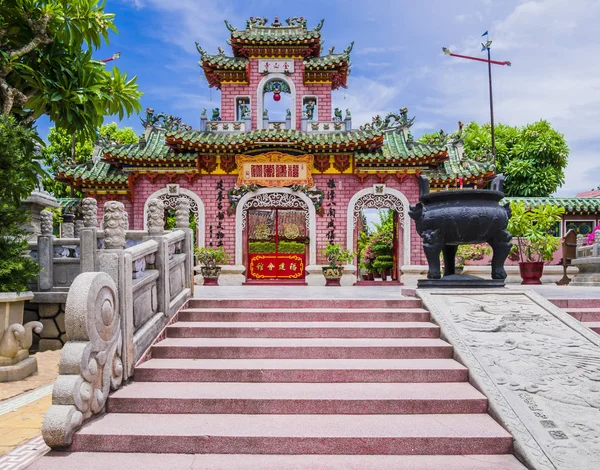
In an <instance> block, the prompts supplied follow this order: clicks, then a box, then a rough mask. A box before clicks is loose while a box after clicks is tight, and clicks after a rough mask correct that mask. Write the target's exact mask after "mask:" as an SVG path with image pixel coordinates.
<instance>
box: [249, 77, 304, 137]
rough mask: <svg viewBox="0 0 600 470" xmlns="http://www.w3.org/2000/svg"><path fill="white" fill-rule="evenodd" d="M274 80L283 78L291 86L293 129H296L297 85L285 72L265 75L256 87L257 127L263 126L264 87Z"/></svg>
mask: <svg viewBox="0 0 600 470" xmlns="http://www.w3.org/2000/svg"><path fill="white" fill-rule="evenodd" d="M273 80H281V81H283V82H285V83H287V85H288V86H289V87H290V96H291V101H292V104H291V109H290V111H291V113H292V122H291V126H292V129H296V85H294V81H293V80H292V79H291V78H290V77H288V76H287V75H285V74H283V73H270V74H268V75H265V76H264V77H263V78H262V80H261V81H260V82H259V84H258V87H257V88H256V128H257V129H262V128H263V111H264V109H265V94H264V89H265V85H266V84H267V83H269V82H271V81H273Z"/></svg>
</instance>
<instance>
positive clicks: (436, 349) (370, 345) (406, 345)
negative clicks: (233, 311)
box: [152, 338, 452, 359]
mask: <svg viewBox="0 0 600 470" xmlns="http://www.w3.org/2000/svg"><path fill="white" fill-rule="evenodd" d="M152 357H155V358H161V359H434V358H450V357H452V346H451V345H450V344H448V343H446V342H445V341H442V340H441V339H432V338H393V339H392V338H348V339H346V338H343V339H341V338H292V339H288V338H166V339H165V340H163V341H161V342H160V343H158V344H156V345H155V346H153V347H152Z"/></svg>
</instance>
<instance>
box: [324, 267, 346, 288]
mask: <svg viewBox="0 0 600 470" xmlns="http://www.w3.org/2000/svg"><path fill="white" fill-rule="evenodd" d="M343 273H344V268H343V267H342V266H337V267H335V268H332V267H331V266H325V267H323V276H325V285H326V286H339V285H340V279H341V278H342V274H343Z"/></svg>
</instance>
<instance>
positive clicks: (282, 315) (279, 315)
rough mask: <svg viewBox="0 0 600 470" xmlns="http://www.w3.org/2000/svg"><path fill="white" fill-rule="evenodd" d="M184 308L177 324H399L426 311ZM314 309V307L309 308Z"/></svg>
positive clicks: (420, 318)
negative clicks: (199, 322)
mask: <svg viewBox="0 0 600 470" xmlns="http://www.w3.org/2000/svg"><path fill="white" fill-rule="evenodd" d="M287 307H288V308H263V309H248V308H222V309H218V308H186V309H183V310H181V311H180V312H179V320H180V321H201V322H215V321H217V322H237V321H239V322H257V321H264V322H279V321H283V322H315V321H343V322H350V321H356V322H379V321H381V322H399V321H429V312H428V311H427V310H425V309H422V308H373V309H369V310H367V309H362V310H361V309H358V308H330V309H324V308H305V309H292V308H289V304H288V306H287ZM313 307H314V305H313Z"/></svg>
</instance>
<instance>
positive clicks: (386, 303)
mask: <svg viewBox="0 0 600 470" xmlns="http://www.w3.org/2000/svg"><path fill="white" fill-rule="evenodd" d="M265 289H268V287H265ZM316 307H318V308H351V309H361V308H362V309H364V308H415V307H421V299H415V298H404V299H386V300H378V299H287V298H286V299H190V300H189V302H188V303H187V304H186V308H204V309H206V308H246V309H257V308H258V309H263V308H297V309H299V308H316Z"/></svg>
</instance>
